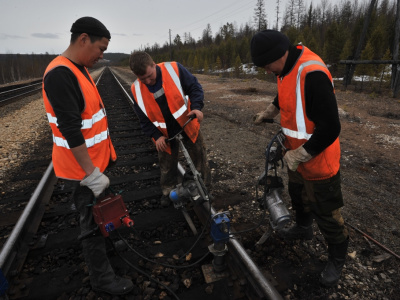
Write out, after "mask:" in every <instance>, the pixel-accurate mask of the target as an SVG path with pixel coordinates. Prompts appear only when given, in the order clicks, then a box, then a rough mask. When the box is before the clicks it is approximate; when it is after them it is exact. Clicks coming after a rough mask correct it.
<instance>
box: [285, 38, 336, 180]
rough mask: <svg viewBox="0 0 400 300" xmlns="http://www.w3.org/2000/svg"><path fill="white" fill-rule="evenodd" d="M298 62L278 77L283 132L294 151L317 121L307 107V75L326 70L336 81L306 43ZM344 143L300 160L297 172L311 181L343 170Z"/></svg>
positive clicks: (328, 176)
mask: <svg viewBox="0 0 400 300" xmlns="http://www.w3.org/2000/svg"><path fill="white" fill-rule="evenodd" d="M297 48H298V49H301V50H302V53H301V54H300V56H299V58H298V60H297V62H296V64H295V65H294V67H293V68H292V70H291V71H290V73H288V74H287V75H285V76H284V77H283V78H281V77H278V95H279V108H280V114H281V126H282V132H283V133H284V134H285V136H286V140H285V146H286V147H287V148H288V149H291V150H294V149H297V148H298V147H300V146H301V145H303V144H304V143H305V142H307V140H309V139H310V138H311V136H312V134H313V132H314V129H315V124H314V122H312V121H311V120H309V119H308V118H307V115H306V106H305V94H304V86H305V78H306V75H307V74H308V73H310V72H314V71H322V72H324V73H325V74H326V75H328V77H329V79H330V80H331V82H332V85H333V80H332V75H331V73H330V72H329V70H328V68H327V67H326V65H325V64H324V62H323V61H322V59H321V58H320V57H319V56H318V55H316V54H315V53H313V52H312V51H311V50H309V49H308V48H307V47H305V46H303V45H298V46H297ZM339 161H340V145H339V138H337V139H336V140H335V141H334V142H333V143H332V144H331V145H329V146H328V147H327V148H326V149H325V150H324V151H322V152H321V153H319V154H318V155H316V156H315V157H313V158H312V159H311V160H309V161H308V162H305V163H300V165H299V167H298V168H297V171H298V172H299V173H300V174H301V175H302V176H303V178H304V179H307V180H323V179H327V178H330V177H332V176H334V175H336V173H337V172H338V171H339V167H340V162H339Z"/></svg>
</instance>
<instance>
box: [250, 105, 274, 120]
mask: <svg viewBox="0 0 400 300" xmlns="http://www.w3.org/2000/svg"><path fill="white" fill-rule="evenodd" d="M278 114H279V109H278V108H277V107H276V106H275V105H273V104H272V103H271V104H270V105H268V107H267V109H266V110H264V111H262V112H260V113H258V114H256V115H255V116H254V117H253V122H254V124H255V125H259V124H261V123H262V121H264V120H267V119H273V118H275V117H276V116H277V115H278Z"/></svg>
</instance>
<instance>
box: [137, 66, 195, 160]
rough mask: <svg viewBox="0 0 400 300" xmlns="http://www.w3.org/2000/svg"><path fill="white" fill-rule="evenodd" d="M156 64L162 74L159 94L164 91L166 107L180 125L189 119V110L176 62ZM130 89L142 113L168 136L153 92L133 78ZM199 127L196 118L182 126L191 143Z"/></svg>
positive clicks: (168, 149) (169, 148) (169, 150)
mask: <svg viewBox="0 0 400 300" xmlns="http://www.w3.org/2000/svg"><path fill="white" fill-rule="evenodd" d="M158 66H159V67H160V68H161V76H162V89H160V91H161V95H162V92H164V93H165V97H166V98H167V102H168V107H169V109H170V111H171V113H172V115H173V116H174V118H175V119H176V120H177V121H178V123H179V125H181V127H182V126H183V125H184V124H185V123H186V122H187V121H188V120H189V118H188V117H187V114H188V113H189V112H190V100H189V99H187V98H186V95H185V94H184V92H183V90H182V86H181V82H180V79H179V69H178V65H177V63H176V62H165V63H160V64H158ZM131 90H132V94H133V97H134V98H135V101H136V104H137V105H139V107H140V109H141V110H142V111H143V113H144V114H145V115H146V116H147V117H148V118H149V120H150V121H151V122H152V123H153V124H154V126H156V127H157V129H158V130H160V131H161V133H162V134H163V135H164V136H166V137H168V132H167V125H166V124H165V120H164V117H163V114H162V112H161V109H160V107H159V105H158V104H157V102H156V99H155V97H154V94H153V93H151V92H150V91H149V89H148V88H147V86H146V85H145V84H144V83H142V82H141V81H140V80H139V79H137V80H135V82H134V83H133V84H132V86H131ZM162 90H163V91H162ZM160 91H158V92H157V94H158V96H160ZM199 129H200V123H199V122H198V120H197V119H194V120H193V121H191V122H189V123H188V124H187V125H186V126H185V128H184V131H185V133H186V135H187V136H188V137H189V138H190V139H191V141H192V142H193V143H194V142H196V140H197V136H198V135H199ZM153 141H154V139H153ZM154 142H155V141H154ZM166 152H167V153H169V154H171V147H170V146H169V145H168V148H167V151H166Z"/></svg>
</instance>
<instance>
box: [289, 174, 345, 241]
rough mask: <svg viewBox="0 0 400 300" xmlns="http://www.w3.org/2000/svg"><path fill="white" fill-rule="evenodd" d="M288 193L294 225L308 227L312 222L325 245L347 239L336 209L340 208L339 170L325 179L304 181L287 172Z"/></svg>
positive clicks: (340, 216)
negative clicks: (319, 232) (322, 237)
mask: <svg viewBox="0 0 400 300" xmlns="http://www.w3.org/2000/svg"><path fill="white" fill-rule="evenodd" d="M288 175H289V186H288V189H289V194H290V198H291V200H292V207H293V209H294V210H295V211H296V223H298V224H299V225H302V226H309V225H311V224H312V222H313V219H315V221H316V222H317V224H318V228H319V230H320V231H321V233H322V235H323V236H324V238H325V240H326V241H327V242H328V243H329V244H340V243H342V242H344V241H345V240H346V239H347V237H348V232H347V228H346V226H345V225H344V220H343V217H342V215H341V213H340V208H341V207H342V206H343V196H342V190H341V180H340V171H339V172H338V173H337V174H336V175H335V176H333V177H331V178H328V179H325V180H305V179H304V178H303V177H302V176H301V174H300V173H299V172H297V171H296V172H293V171H291V170H289V169H288Z"/></svg>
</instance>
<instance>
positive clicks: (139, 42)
mask: <svg viewBox="0 0 400 300" xmlns="http://www.w3.org/2000/svg"><path fill="white" fill-rule="evenodd" d="M339 1H340V0H329V1H328V2H333V3H339ZM286 2H287V0H281V8H280V11H281V12H283V11H284V10H285V7H286ZM305 2H306V5H307V6H306V7H308V6H309V5H310V3H311V0H306V1H305ZM256 3H257V0H141V1H138V0H113V1H111V0H68V1H58V0H0V53H2V54H5V53H14V54H16V53H20V54H25V53H36V54H39V53H46V52H48V53H50V54H60V53H62V52H63V51H64V50H65V49H66V48H67V46H68V44H69V38H70V31H69V30H70V29H71V25H72V23H73V22H75V20H77V19H78V18H80V17H83V16H92V17H95V18H97V19H99V20H100V21H101V22H102V23H103V24H104V25H105V26H106V27H107V28H108V30H109V31H110V32H111V41H110V44H109V47H108V50H107V52H123V53H128V54H129V53H131V51H133V50H137V49H139V48H141V47H144V46H146V45H150V46H152V45H154V43H156V42H157V43H158V44H160V45H161V46H162V45H163V44H164V43H165V42H167V41H169V30H171V36H172V39H173V38H174V37H175V36H176V35H177V34H179V35H180V36H181V38H183V34H184V32H190V33H191V36H192V37H193V38H194V39H195V40H198V38H199V37H201V35H202V31H203V30H204V29H205V28H206V25H207V24H208V23H209V24H210V25H211V29H212V34H213V36H214V35H215V33H216V32H217V31H218V30H219V28H220V27H221V26H222V25H224V24H226V23H227V22H230V23H236V25H237V26H238V27H239V26H240V25H243V24H245V23H246V22H248V23H251V22H252V20H253V17H254V8H255V6H256ZM265 3H266V6H265V7H266V13H267V17H268V22H269V24H271V23H272V22H275V18H276V16H275V14H276V12H275V7H276V0H265ZM313 3H314V5H316V4H319V3H320V0H313Z"/></svg>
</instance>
